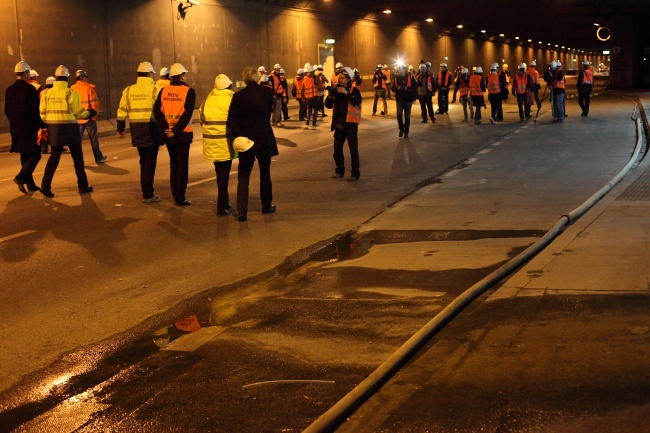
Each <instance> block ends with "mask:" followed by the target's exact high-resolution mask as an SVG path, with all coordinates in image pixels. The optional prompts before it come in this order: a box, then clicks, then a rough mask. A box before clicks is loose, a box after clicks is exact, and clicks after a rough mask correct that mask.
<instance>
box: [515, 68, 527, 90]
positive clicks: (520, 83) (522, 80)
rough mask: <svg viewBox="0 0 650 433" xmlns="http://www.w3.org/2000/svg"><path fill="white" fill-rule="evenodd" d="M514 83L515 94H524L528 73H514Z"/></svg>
mask: <svg viewBox="0 0 650 433" xmlns="http://www.w3.org/2000/svg"><path fill="white" fill-rule="evenodd" d="M515 83H516V84H517V87H516V89H517V95H525V94H526V88H527V87H528V74H523V75H522V74H519V73H518V74H516V75H515Z"/></svg>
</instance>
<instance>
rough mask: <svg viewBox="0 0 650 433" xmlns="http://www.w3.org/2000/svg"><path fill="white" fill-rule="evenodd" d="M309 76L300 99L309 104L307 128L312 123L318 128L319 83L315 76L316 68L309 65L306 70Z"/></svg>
mask: <svg viewBox="0 0 650 433" xmlns="http://www.w3.org/2000/svg"><path fill="white" fill-rule="evenodd" d="M305 73H307V76H306V77H305V78H303V80H302V89H301V94H300V98H301V99H304V100H305V103H306V104H307V126H309V122H310V121H311V122H312V125H313V126H317V120H318V83H317V82H316V77H315V75H314V67H313V66H312V65H308V66H307V67H306V68H305Z"/></svg>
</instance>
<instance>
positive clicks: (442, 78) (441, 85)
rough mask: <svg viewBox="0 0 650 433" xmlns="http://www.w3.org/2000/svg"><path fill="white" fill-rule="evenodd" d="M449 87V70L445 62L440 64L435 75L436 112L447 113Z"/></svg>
mask: <svg viewBox="0 0 650 433" xmlns="http://www.w3.org/2000/svg"><path fill="white" fill-rule="evenodd" d="M449 87H451V72H449V70H448V69H447V64H446V63H445V62H442V63H441V64H440V72H438V75H437V77H436V88H437V89H438V111H436V114H447V112H448V111H449Z"/></svg>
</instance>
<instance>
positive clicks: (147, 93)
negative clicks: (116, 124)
mask: <svg viewBox="0 0 650 433" xmlns="http://www.w3.org/2000/svg"><path fill="white" fill-rule="evenodd" d="M159 91H160V88H159V87H157V86H156V85H155V84H154V83H153V78H149V77H138V79H137V82H136V84H133V85H131V86H129V87H127V88H126V89H124V92H122V98H121V99H120V105H119V106H118V108H117V120H124V119H126V117H127V116H128V117H129V121H130V122H131V123H147V122H155V121H156V119H155V117H154V115H153V105H154V103H155V102H156V98H157V97H158V92H159Z"/></svg>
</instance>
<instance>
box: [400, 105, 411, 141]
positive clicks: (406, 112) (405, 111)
mask: <svg viewBox="0 0 650 433" xmlns="http://www.w3.org/2000/svg"><path fill="white" fill-rule="evenodd" d="M412 106H413V102H407V101H405V100H404V99H398V100H397V126H398V127H399V130H400V131H402V132H403V133H404V134H408V133H409V128H410V126H411V107H412Z"/></svg>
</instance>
